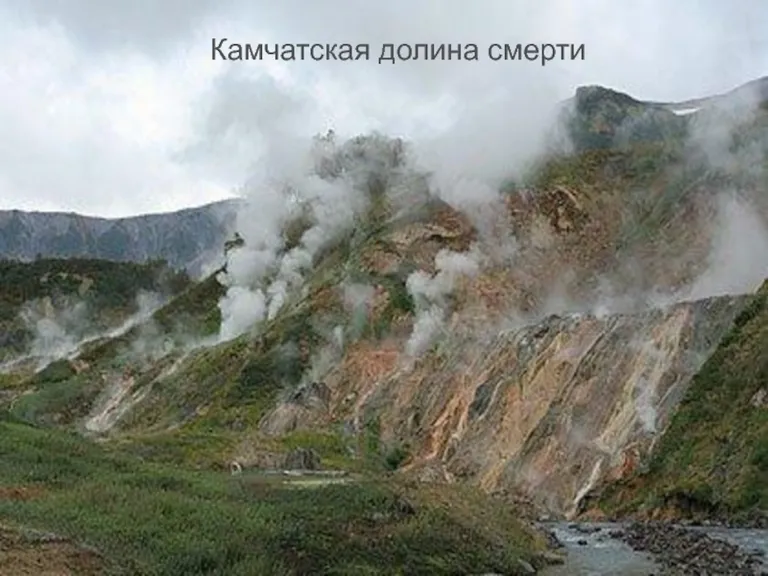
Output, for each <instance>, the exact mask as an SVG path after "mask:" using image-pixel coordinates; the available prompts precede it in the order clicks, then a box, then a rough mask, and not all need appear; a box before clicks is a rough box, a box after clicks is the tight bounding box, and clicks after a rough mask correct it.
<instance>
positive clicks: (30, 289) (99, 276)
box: [0, 258, 191, 359]
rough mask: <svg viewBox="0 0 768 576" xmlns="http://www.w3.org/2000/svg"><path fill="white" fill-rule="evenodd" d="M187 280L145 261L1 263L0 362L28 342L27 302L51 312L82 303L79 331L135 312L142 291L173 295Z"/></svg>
mask: <svg viewBox="0 0 768 576" xmlns="http://www.w3.org/2000/svg"><path fill="white" fill-rule="evenodd" d="M190 284H191V280H190V279H189V277H188V276H187V275H186V273H183V272H176V271H174V270H172V269H170V268H169V267H168V266H167V265H166V263H165V261H162V260H158V261H150V262H146V263H131V262H112V261H107V260H93V259H79V258H72V259H48V258H41V259H38V260H35V261H33V262H18V261H15V260H0V359H2V357H3V356H4V355H8V354H18V353H21V352H23V351H24V350H25V348H26V347H27V346H28V345H29V344H30V342H31V341H32V337H33V335H32V333H31V331H30V330H29V328H28V327H27V326H26V325H25V323H24V322H23V320H22V318H21V317H20V313H21V312H22V307H23V306H24V305H25V304H27V303H30V302H35V301H39V300H42V299H46V298H47V299H50V303H51V304H52V306H53V308H54V310H58V311H61V310H65V309H69V308H71V307H73V306H74V305H76V304H80V303H82V304H84V305H85V308H84V311H83V313H84V315H85V317H84V318H81V319H79V324H80V328H82V325H88V327H89V328H91V329H104V328H106V327H107V326H110V325H112V326H114V325H115V324H117V323H119V322H120V321H122V320H124V319H125V318H127V317H128V316H130V315H131V314H134V313H136V312H137V311H138V304H137V301H136V297H137V294H138V293H139V292H141V291H146V292H153V293H160V294H164V295H175V294H178V293H179V292H181V291H183V290H184V289H186V288H187V287H188V286H189V285H190Z"/></svg>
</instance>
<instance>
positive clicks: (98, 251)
mask: <svg viewBox="0 0 768 576" xmlns="http://www.w3.org/2000/svg"><path fill="white" fill-rule="evenodd" d="M240 202H241V201H240V200H237V199H233V200H223V201H220V202H214V203H212V204H206V205H204V206H199V207H195V208H186V209H183V210H178V211H175V212H168V213H162V214H146V215H140V216H131V217H127V218H99V217H92V216H82V215H80V214H76V213H71V212H69V213H65V212H25V211H22V210H2V211H0V258H4V259H17V260H33V259H35V258H36V257H37V256H38V255H40V256H43V257H49V258H50V257H54V258H55V257H59V258H71V257H88V258H102V259H106V260H116V261H131V262H142V261H145V260H156V259H164V260H166V261H167V262H168V264H169V265H171V266H172V267H174V268H184V269H186V270H188V271H189V272H190V273H191V274H193V275H195V274H197V273H199V272H200V271H201V269H202V267H203V266H204V265H205V264H206V262H208V261H209V260H211V259H212V258H215V257H216V255H217V254H219V253H221V251H222V249H223V244H224V241H225V240H226V237H227V235H228V234H229V233H230V232H231V230H232V229H233V225H234V220H235V215H236V213H237V207H238V205H239V204H240Z"/></svg>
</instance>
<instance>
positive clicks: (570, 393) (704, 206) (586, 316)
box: [0, 81, 768, 574]
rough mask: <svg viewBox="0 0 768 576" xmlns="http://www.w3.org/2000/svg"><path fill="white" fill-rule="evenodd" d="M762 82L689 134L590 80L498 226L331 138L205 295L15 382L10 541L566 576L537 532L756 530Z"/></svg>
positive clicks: (122, 553)
mask: <svg viewBox="0 0 768 576" xmlns="http://www.w3.org/2000/svg"><path fill="white" fill-rule="evenodd" d="M761 82H762V81H761ZM761 82H758V83H756V84H751V85H748V86H747V87H746V88H742V89H741V90H740V91H739V90H737V91H736V92H734V94H739V95H741V94H744V93H749V94H751V95H753V96H755V98H750V99H748V100H747V101H748V102H749V105H748V106H747V105H745V103H744V102H745V100H743V99H742V97H741V96H739V97H738V98H733V99H728V97H725V96H721V97H717V98H712V99H703V100H699V101H697V102H698V103H699V104H701V103H703V104H702V106H701V108H700V110H697V111H696V112H692V113H686V114H680V113H676V111H675V110H673V109H670V105H668V104H664V103H652V102H650V103H649V102H643V101H640V100H637V99H635V98H633V97H632V96H630V95H627V94H623V93H621V92H618V91H616V90H611V89H607V88H604V87H599V86H593V87H584V88H581V89H579V90H577V92H576V94H575V96H574V98H573V99H572V100H571V101H570V102H569V103H567V105H566V106H564V107H563V109H562V116H561V117H560V120H561V122H562V126H561V128H562V129H563V130H564V133H565V134H566V135H567V136H568V138H567V140H568V142H567V144H568V145H567V146H563V145H562V144H563V141H562V139H559V138H558V139H556V140H554V141H553V143H552V145H551V146H550V147H549V148H548V149H547V151H546V153H544V154H543V155H542V156H541V157H540V158H539V159H538V160H537V162H535V163H533V164H531V165H530V166H527V167H525V169H523V170H520V171H518V172H517V173H515V174H510V178H509V179H508V181H507V182H506V183H505V185H504V186H503V187H502V188H501V189H500V190H498V191H497V192H498V194H497V195H494V196H493V197H491V198H490V199H488V200H487V202H486V201H483V202H478V201H477V196H478V195H477V194H476V192H477V189H478V188H477V184H476V183H474V182H471V181H466V182H464V181H462V182H459V184H458V186H457V187H456V189H455V190H448V191H446V190H445V189H444V187H445V183H443V182H441V181H440V180H439V179H433V178H432V177H431V175H429V174H424V173H421V172H420V171H418V170H417V169H416V168H415V167H414V165H413V164H412V163H411V162H410V157H409V154H410V150H409V147H408V144H407V143H406V142H403V141H402V140H399V139H392V138H388V137H386V136H384V135H381V134H371V135H366V136H360V137H357V138H353V139H351V140H348V141H337V140H336V139H335V136H334V135H333V134H332V133H329V134H328V135H326V136H324V137H318V138H316V139H315V141H314V142H313V144H314V146H315V148H314V150H313V153H314V156H313V159H314V160H315V161H316V165H315V172H314V174H311V175H310V176H309V177H307V179H306V180H300V179H298V180H297V181H296V182H292V185H293V187H292V188H291V189H289V190H288V192H290V193H291V194H292V196H291V202H290V203H289V204H290V209H286V218H285V220H284V221H283V222H280V224H281V225H280V226H274V227H270V226H265V225H261V224H264V223H263V222H259V221H258V220H255V221H254V229H248V228H249V226H248V223H249V222H250V221H249V220H248V219H245V218H243V219H242V221H241V222H240V224H241V225H244V226H245V227H244V228H243V229H241V230H239V231H238V232H239V233H240V235H239V237H238V239H237V240H236V241H232V242H229V243H228V244H227V249H228V252H227V260H226V263H225V265H224V266H222V268H221V269H219V270H217V271H216V272H215V273H213V274H210V275H208V276H206V277H205V278H202V279H199V280H196V281H192V282H189V283H186V284H183V285H182V283H181V282H180V283H179V284H178V288H179V290H177V291H176V292H174V293H173V294H171V295H169V299H168V300H167V301H165V302H164V303H163V304H162V305H161V306H159V307H157V308H154V309H153V310H152V312H151V313H150V314H146V315H144V316H142V317H140V318H139V319H138V320H137V321H136V322H135V323H133V324H131V325H130V326H128V327H127V328H126V329H125V330H122V331H120V332H119V333H115V332H109V331H107V332H102V333H101V334H100V335H99V336H98V337H91V338H88V339H86V340H85V341H82V342H80V343H79V346H78V347H77V349H76V351H75V352H74V353H70V354H68V355H63V356H60V357H58V358H55V359H53V361H50V360H51V359H50V358H46V359H45V367H44V368H42V369H40V365H39V364H37V363H29V362H27V363H21V364H14V365H13V366H11V367H10V368H6V370H5V371H4V372H3V373H2V374H0V390H1V391H2V394H0V409H1V410H0V415H2V416H0V418H2V420H0V427H1V428H2V430H0V522H2V523H3V524H6V523H7V524H9V525H10V526H12V532H11V534H10V535H8V536H2V533H0V537H2V538H3V540H2V541H0V542H2V543H6V542H8V543H9V544H8V546H11V547H12V549H13V550H15V551H16V552H15V553H16V554H18V556H19V557H26V556H24V555H25V554H26V555H31V557H32V558H38V556H35V550H34V548H33V543H34V540H30V539H26V540H25V539H24V537H23V534H25V533H26V532H25V530H29V529H31V528H35V529H38V530H46V531H53V532H55V533H57V534H63V535H64V536H66V537H67V538H69V540H66V541H65V542H67V545H68V546H70V547H74V546H75V545H76V544H78V543H82V542H84V543H87V544H88V545H89V546H90V548H88V549H87V550H91V551H93V550H94V549H96V550H98V551H99V554H100V556H98V557H92V556H87V555H86V556H83V558H84V559H83V560H82V563H83V565H85V564H86V562H99V563H101V564H99V566H103V565H106V566H109V568H110V569H112V570H118V571H119V570H120V569H122V570H123V571H124V572H126V573H130V574H154V573H163V574H210V573H227V574H249V573H264V574H392V573H413V574H478V573H484V572H485V573H487V572H495V573H504V574H526V573H528V574H530V573H535V571H536V570H539V569H542V568H543V567H544V566H545V565H547V564H549V563H552V562H563V561H565V562H566V563H567V562H568V559H567V557H566V558H563V557H562V555H561V554H554V553H553V552H552V550H551V542H550V540H549V539H548V538H547V537H546V535H545V534H543V533H542V531H541V527H540V526H539V525H537V524H536V523H535V520H536V519H537V518H541V517H542V516H548V517H555V518H558V519H581V518H595V517H599V518H605V517H619V518H638V519H648V518H654V519H659V518H661V519H682V518H688V519H699V520H701V519H707V520H713V521H714V520H720V521H728V522H734V523H735V522H741V523H751V524H753V525H761V523H765V522H767V521H768V491H767V490H766V487H768V482H766V465H765V464H766V458H765V453H764V452H765V450H764V446H765V445H766V444H767V443H768V428H766V422H768V420H766V414H767V412H766V408H765V404H766V403H765V397H766V394H767V393H768V392H766V390H768V383H767V382H766V379H765V374H764V372H765V370H764V368H765V357H764V356H765V354H764V350H765V346H764V345H763V344H764V342H763V340H764V339H765V334H764V332H765V327H766V326H768V317H766V314H765V310H766V290H768V285H766V284H765V278H766V277H767V276H768V258H766V254H768V177H766V176H767V175H768V108H766V107H765V106H762V105H761V99H760V94H759V93H758V92H756V91H755V90H754V89H755V88H758V89H759V88H760V87H761V86H763V83H761ZM713 102H714V103H716V104H711V103H713ZM710 104H711V105H710ZM679 111H680V109H677V112H679ZM562 133H563V132H558V134H559V135H562ZM438 183H440V184H442V186H443V187H440V186H438V185H437V184H438ZM320 192H321V193H320ZM447 192H448V193H447ZM485 197H486V198H488V195H486V196H485ZM326 199H327V200H326ZM257 217H258V215H257V214H255V215H254V218H257ZM256 224H259V225H258V226H256ZM269 224H274V223H273V222H270V223H269ZM37 265H38V266H45V265H51V264H44V263H43V264H37ZM21 266H33V264H31V263H30V264H21ZM38 272H39V270H38V271H36V272H35V274H30V275H29V277H30V278H37V277H38V276H39V274H38ZM114 273H115V274H118V272H117V271H116V272H114ZM30 284H35V282H30ZM35 285H36V284H35ZM108 285H109V284H108V283H105V286H108ZM4 289H5V290H9V289H10V288H8V287H6V288H4ZM73 298H75V299H76V298H77V296H76V295H74V296H73ZM25 353H26V354H27V357H29V358H31V359H34V358H35V350H34V349H31V350H26V351H25ZM158 511H162V512H161V513H159V512H158ZM606 537H610V536H606ZM147 542H151V543H152V545H151V546H147V545H146V543H147ZM68 550H70V553H74V552H72V550H71V548H68ZM80 553H81V554H86V553H85V552H83V551H82V550H81V552H80ZM85 558H87V561H86V559H85ZM726 563H727V562H726ZM564 569H565V570H566V572H565V573H569V572H568V570H571V569H573V570H571V572H570V573H574V572H575V571H576V566H575V565H567V564H566V567H565V568H564Z"/></svg>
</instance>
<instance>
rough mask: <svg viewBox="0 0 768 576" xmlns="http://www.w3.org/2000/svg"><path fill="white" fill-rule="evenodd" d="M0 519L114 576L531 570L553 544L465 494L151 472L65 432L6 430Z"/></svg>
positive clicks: (389, 485)
mask: <svg viewBox="0 0 768 576" xmlns="http://www.w3.org/2000/svg"><path fill="white" fill-rule="evenodd" d="M12 488H16V489H24V490H26V491H27V493H28V494H29V497H27V498H23V499H22V498H16V499H14V498H10V499H9V498H5V499H0V520H1V521H2V522H4V523H12V524H14V525H17V526H24V527H32V528H37V529H42V530H46V531H54V532H56V533H59V534H62V535H66V536H69V537H71V538H75V539H77V540H79V541H81V542H84V543H87V544H89V545H92V546H95V547H97V548H98V549H99V550H100V551H101V552H102V553H103V554H104V556H105V558H106V559H107V562H108V564H109V572H110V573H114V574H131V575H145V574H146V575H155V574H163V575H169V576H172V575H174V574H178V575H179V576H194V575H197V574H210V575H213V574H219V575H225V574H226V575H228V576H229V575H232V576H236V575H238V574H242V575H246V574H248V575H250V574H264V575H271V574H276V575H293V574H295V575H301V574H317V575H359V574H393V575H395V574H413V575H419V574H424V575H440V574H445V575H448V574H451V575H452V574H469V573H482V572H500V573H504V574H517V573H520V572H521V568H520V565H519V563H518V558H527V559H528V560H529V561H530V562H532V563H534V564H536V562H537V560H536V559H535V558H532V556H533V553H534V552H535V551H536V550H538V549H540V548H541V547H542V543H541V542H540V541H539V540H537V539H536V538H535V537H534V536H533V535H532V534H530V533H529V532H527V531H526V530H525V529H524V528H523V527H522V526H521V525H520V524H519V523H518V521H517V520H516V519H515V518H514V517H513V515H512V513H510V512H509V511H508V510H505V509H504V507H500V506H495V505H494V504H493V502H491V501H489V500H488V499H487V498H486V497H482V496H479V495H478V494H476V493H474V492H472V491H470V490H468V489H458V488H456V489H453V488H449V487H440V488H438V487H431V488H427V487H423V486H422V487H419V486H416V485H410V484H400V483H393V482H390V481H387V482H385V481H378V482H373V481H367V480H361V481H359V482H355V483H348V484H344V485H334V484H328V485H324V486H323V485H316V486H315V487H312V488H306V487H305V488H302V487H301V485H300V484H299V483H296V484H294V485H292V484H290V483H288V484H286V483H285V482H284V481H283V480H282V479H281V478H279V477H275V478H271V477H258V476H255V477H254V476H249V475H245V476H242V477H238V478H236V479H235V478H231V477H229V476H228V475H227V474H224V473H215V472H191V471H184V470H179V469H178V468H169V467H166V466H162V465H156V464H149V463H144V462H141V461H140V460H138V459H136V458H134V457H129V456H126V455H123V454H121V453H118V452H116V451H114V450H112V451H111V452H110V451H107V450H105V449H104V448H102V447H99V446H97V445H94V444H90V443H88V442H87V441H85V440H83V439H81V438H79V437H77V436H75V435H70V434H68V433H65V432H61V431H59V432H55V433H54V432H50V431H44V430H39V429H35V428H32V427H29V426H26V425H24V424H20V423H15V422H11V421H4V422H0V490H3V489H5V490H6V491H8V490H10V489H12Z"/></svg>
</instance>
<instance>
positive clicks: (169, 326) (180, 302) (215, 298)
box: [153, 273, 225, 336]
mask: <svg viewBox="0 0 768 576" xmlns="http://www.w3.org/2000/svg"><path fill="white" fill-rule="evenodd" d="M224 294H225V288H224V287H223V286H222V285H221V284H219V282H218V281H217V280H216V273H214V274H211V275H210V276H208V277H207V278H205V279H204V280H202V281H201V282H197V283H194V284H192V285H191V286H189V287H188V288H187V289H186V290H185V291H184V292H182V293H181V294H179V295H178V296H177V297H176V298H174V299H173V300H171V301H170V302H168V304H166V305H165V306H163V307H162V308H160V309H159V310H158V311H157V312H155V314H154V316H153V318H154V320H155V321H156V322H157V323H158V324H159V325H160V326H161V327H162V328H163V329H164V330H165V331H166V332H169V333H170V332H173V331H174V330H177V329H182V328H183V331H184V333H185V334H188V335H189V334H195V335H199V336H210V335H212V334H216V333H218V331H219V327H220V326H221V311H220V310H219V307H218V303H219V300H220V299H221V298H222V297H223V296H224Z"/></svg>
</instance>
